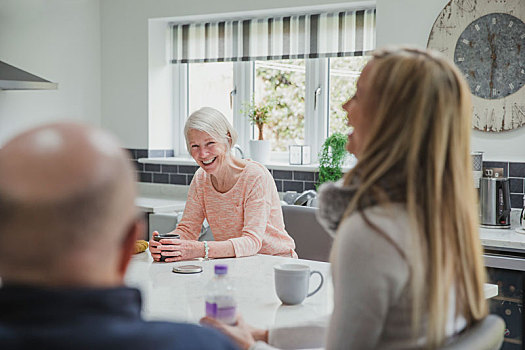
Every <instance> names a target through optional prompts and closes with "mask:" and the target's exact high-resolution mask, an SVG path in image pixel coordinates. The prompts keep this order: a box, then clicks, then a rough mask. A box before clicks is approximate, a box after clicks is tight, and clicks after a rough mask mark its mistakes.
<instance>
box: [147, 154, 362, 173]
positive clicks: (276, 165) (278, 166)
mask: <svg viewBox="0 0 525 350" xmlns="http://www.w3.org/2000/svg"><path fill="white" fill-rule="evenodd" d="M138 162H139V163H142V164H163V165H193V166H197V163H196V162H195V161H194V160H193V159H192V158H185V157H164V158H162V157H159V158H140V159H139V160H138ZM265 166H266V167H267V168H268V169H272V170H293V171H310V172H317V171H319V164H318V163H313V164H306V165H291V164H288V163H287V162H280V161H271V162H269V163H268V164H265ZM351 168H352V167H348V166H345V167H343V172H346V171H348V170H350V169H351Z"/></svg>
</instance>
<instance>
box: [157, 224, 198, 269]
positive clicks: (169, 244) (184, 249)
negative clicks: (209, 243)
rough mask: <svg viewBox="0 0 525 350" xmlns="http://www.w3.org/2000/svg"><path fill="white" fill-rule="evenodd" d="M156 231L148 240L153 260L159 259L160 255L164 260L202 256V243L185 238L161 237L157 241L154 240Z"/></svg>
mask: <svg viewBox="0 0 525 350" xmlns="http://www.w3.org/2000/svg"><path fill="white" fill-rule="evenodd" d="M158 234H159V233H158V232H157V231H154V232H153V237H151V239H150V241H149V251H150V253H151V256H152V257H153V260H155V261H161V260H160V258H161V256H162V257H164V258H165V260H164V261H165V262H175V261H182V260H189V259H194V258H202V257H203V255H204V243H203V242H199V241H193V240H185V239H170V238H163V239H161V240H160V241H159V242H157V241H155V240H154V237H155V236H158Z"/></svg>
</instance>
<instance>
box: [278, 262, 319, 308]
mask: <svg viewBox="0 0 525 350" xmlns="http://www.w3.org/2000/svg"><path fill="white" fill-rule="evenodd" d="M274 272H275V291H276V293H277V296H278V297H279V299H280V300H281V301H282V302H283V304H287V305H296V304H300V303H302V302H303V300H304V299H305V298H307V297H309V296H312V295H314V294H315V293H317V292H318V291H319V290H320V289H321V287H322V286H323V282H324V278H323V275H322V274H321V273H320V272H319V271H310V267H309V266H308V265H302V264H282V265H276V266H274ZM313 274H318V275H319V277H320V278H321V282H320V283H319V285H318V286H317V288H315V290H314V291H313V292H310V293H309V285H310V277H311V276H312V275H313Z"/></svg>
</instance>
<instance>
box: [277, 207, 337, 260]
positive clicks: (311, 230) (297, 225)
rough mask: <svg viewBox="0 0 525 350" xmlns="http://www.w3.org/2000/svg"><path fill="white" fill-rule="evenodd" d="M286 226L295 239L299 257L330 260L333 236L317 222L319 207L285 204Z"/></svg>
mask: <svg viewBox="0 0 525 350" xmlns="http://www.w3.org/2000/svg"><path fill="white" fill-rule="evenodd" d="M282 209H283V217H284V227H285V229H286V231H287V232H288V233H289V234H290V236H291V237H292V238H293V239H294V241H295V251H296V253H297V255H298V256H299V258H301V259H308V260H317V261H328V259H329V257H330V249H331V248H332V241H333V239H332V236H330V234H329V233H328V232H326V231H325V229H324V228H323V227H322V226H321V225H320V224H319V223H318V222H317V219H316V217H315V214H316V211H317V210H318V209H317V208H314V207H304V206H300V205H283V206H282Z"/></svg>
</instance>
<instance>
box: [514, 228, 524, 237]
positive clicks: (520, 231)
mask: <svg viewBox="0 0 525 350" xmlns="http://www.w3.org/2000/svg"><path fill="white" fill-rule="evenodd" d="M515 231H516V232H518V233H521V234H524V235H525V229H524V228H522V227H516V230H515Z"/></svg>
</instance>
